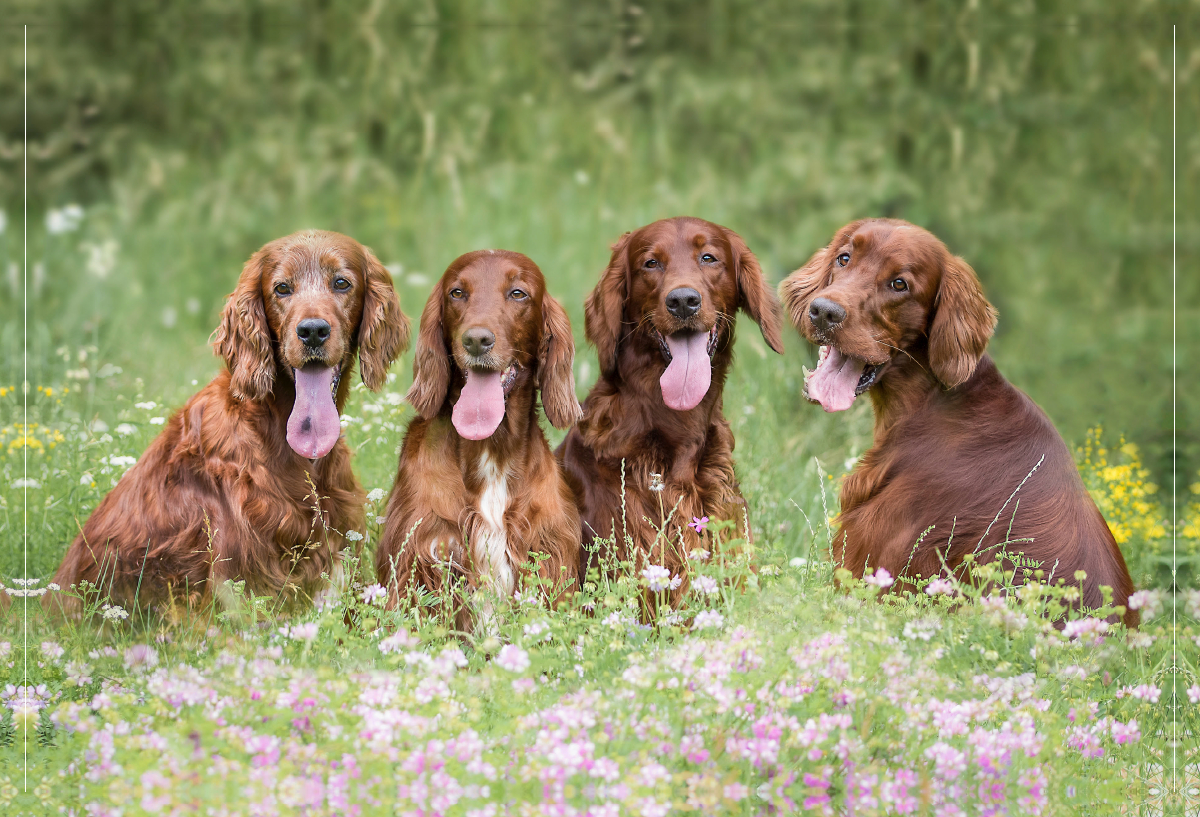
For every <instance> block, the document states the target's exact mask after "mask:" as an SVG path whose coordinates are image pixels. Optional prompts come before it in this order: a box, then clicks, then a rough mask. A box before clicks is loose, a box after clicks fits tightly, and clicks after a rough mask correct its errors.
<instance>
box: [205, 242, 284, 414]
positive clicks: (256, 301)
mask: <svg viewBox="0 0 1200 817" xmlns="http://www.w3.org/2000/svg"><path fill="white" fill-rule="evenodd" d="M268 257H269V252H268V250H267V248H266V247H263V248H262V249H261V250H259V251H258V252H256V253H255V254H254V255H252V256H250V260H249V261H247V262H246V266H244V267H242V275H241V277H240V278H238V285H237V288H236V289H234V291H233V292H232V293H231V294H230V295H229V299H228V300H226V301H225V309H224V310H222V312H221V324H220V326H218V327H217V329H216V331H215V332H213V335H212V346H213V351H214V352H216V353H217V354H218V355H220V356H221V357H223V358H225V365H226V366H228V367H229V374H230V380H229V390H230V392H231V393H232V394H233V396H234V397H235V398H237V399H238V400H250V401H256V400H263V399H265V398H266V396H267V395H269V394H270V393H271V392H272V391H273V390H274V388H275V355H274V350H273V348H272V340H271V327H270V326H269V325H268V324H267V313H266V310H265V309H264V307H263V301H262V276H263V269H264V267H265V266H266V264H267V259H268Z"/></svg>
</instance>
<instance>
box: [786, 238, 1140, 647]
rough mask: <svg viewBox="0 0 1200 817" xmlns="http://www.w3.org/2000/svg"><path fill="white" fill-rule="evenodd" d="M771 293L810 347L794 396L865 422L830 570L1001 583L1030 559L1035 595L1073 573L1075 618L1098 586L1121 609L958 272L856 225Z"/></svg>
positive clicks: (983, 309) (1035, 411)
mask: <svg viewBox="0 0 1200 817" xmlns="http://www.w3.org/2000/svg"><path fill="white" fill-rule="evenodd" d="M780 291H781V294H782V296H783V300H784V303H785V305H786V307H787V309H788V312H789V313H790V317H791V320H792V322H793V323H794V324H795V325H796V327H797V328H798V329H799V331H800V332H801V334H803V335H804V337H806V338H808V339H809V340H810V341H812V342H813V343H815V344H819V345H820V347H821V349H820V355H819V362H818V364H817V368H816V370H815V371H813V372H811V373H810V374H808V375H806V379H805V396H806V397H807V398H808V399H809V400H812V401H813V402H816V403H819V404H820V405H821V406H822V407H823V408H824V409H825V410H826V411H843V410H845V409H847V408H849V407H850V405H851V404H853V402H854V400H855V399H856V398H857V397H858V396H859V395H860V394H863V393H864V392H869V394H870V395H871V403H872V405H873V406H874V409H875V441H874V446H873V447H872V448H871V450H869V451H868V452H867V453H866V454H865V455H863V457H862V459H860V460H859V463H858V465H857V467H856V468H855V469H854V471H853V472H852V473H851V474H850V475H849V476H848V477H847V478H846V480H845V482H844V483H843V485H842V489H841V515H840V516H839V517H838V530H837V535H836V537H835V538H834V540H833V548H834V554H833V555H834V559H835V561H836V562H839V563H840V564H841V565H842V566H844V567H846V568H848V569H849V570H850V571H851V572H852V573H853V574H854V575H855V576H857V577H862V575H863V573H864V570H865V569H866V568H867V566H868V565H870V566H873V567H875V568H884V569H886V570H887V571H889V572H890V573H891V574H892V575H893V576H895V577H897V578H898V579H899V581H898V585H901V586H902V585H910V586H911V580H912V579H915V578H916V577H918V576H923V577H926V578H930V577H933V576H937V575H947V574H950V573H954V572H956V571H960V569H961V567H962V564H963V559H964V557H966V556H967V555H968V554H975V558H976V560H978V561H991V560H996V559H999V560H1001V562H1002V564H1003V565H1004V567H1005V569H1006V572H1007V570H1009V569H1012V571H1013V574H1014V579H1015V580H1016V581H1020V580H1021V579H1022V578H1023V577H1028V575H1029V573H1031V572H1032V567H1031V565H1030V564H1029V561H1028V560H1033V562H1036V563H1039V564H1040V567H1041V569H1042V570H1043V571H1044V575H1045V579H1046V580H1047V581H1049V582H1051V583H1056V582H1057V580H1058V579H1060V578H1061V579H1064V580H1065V581H1066V583H1067V584H1069V585H1074V584H1076V579H1075V572H1076V571H1077V570H1082V571H1085V572H1086V573H1087V578H1086V579H1085V580H1084V581H1083V582H1082V587H1081V593H1082V603H1083V604H1084V605H1085V606H1086V607H1089V608H1097V607H1100V606H1101V603H1102V597H1101V591H1100V587H1101V586H1102V585H1107V586H1108V587H1111V588H1112V593H1113V604H1115V605H1125V604H1126V601H1127V599H1128V597H1129V594H1130V593H1132V592H1133V582H1132V581H1131V579H1130V576H1129V571H1128V570H1127V569H1126V567H1125V560H1124V559H1123V558H1122V556H1121V551H1120V549H1119V548H1118V547H1117V544H1116V541H1115V540H1114V539H1113V536H1112V533H1111V532H1110V531H1109V529H1108V525H1107V524H1106V523H1105V521H1104V518H1103V517H1102V516H1101V515H1100V511H1099V510H1098V509H1097V508H1096V505H1095V503H1094V502H1092V499H1091V497H1090V496H1088V493H1087V490H1086V489H1085V488H1084V485H1083V481H1082V480H1081V479H1080V476H1079V472H1078V470H1077V469H1076V467H1075V463H1074V461H1073V460H1072V458H1071V452H1070V451H1069V450H1068V449H1067V446H1066V444H1065V443H1064V442H1063V440H1062V438H1061V437H1060V436H1059V434H1058V432H1057V431H1056V430H1055V428H1054V426H1053V425H1052V424H1051V422H1050V420H1049V418H1048V417H1046V415H1045V414H1044V413H1043V412H1042V411H1041V409H1039V408H1038V407H1037V405H1035V404H1034V402H1033V401H1032V400H1030V399H1029V398H1028V397H1027V396H1025V394H1024V393H1022V392H1021V391H1019V390H1018V389H1016V388H1015V387H1014V386H1012V385H1011V384H1010V383H1009V382H1008V381H1007V380H1005V379H1004V377H1002V376H1001V374H1000V372H999V371H997V369H996V366H995V364H994V363H993V362H992V360H991V358H989V357H988V356H987V355H986V354H984V350H985V349H986V348H987V344H988V339H989V338H990V337H991V335H992V332H993V330H994V328H995V325H996V311H995V310H994V309H993V308H992V306H991V304H990V303H988V301H987V299H986V298H985V297H984V293H983V290H982V288H981V287H980V284H979V281H978V279H977V278H976V277H975V273H974V271H973V270H972V269H971V268H970V267H969V266H967V264H966V262H965V261H963V260H962V259H961V258H958V257H956V256H953V255H951V254H950V252H949V251H948V250H947V249H946V247H945V245H944V244H942V242H941V241H939V240H938V239H937V238H935V237H934V236H933V235H931V234H930V233H928V232H926V231H925V230H923V229H921V228H919V227H916V226H914V225H912V224H909V223H907V222H904V221H896V220H891V219H864V220H862V221H855V222H853V223H851V224H848V225H846V226H845V227H843V228H842V229H841V230H839V231H838V233H837V235H835V236H834V238H833V240H832V241H831V242H830V243H829V246H827V247H825V248H824V249H822V250H819V251H818V252H817V253H816V254H815V255H813V257H812V258H811V259H810V260H809V262H808V263H807V264H805V265H804V267H802V268H801V269H799V270H796V272H794V273H792V274H791V275H790V276H789V277H788V278H787V279H786V280H785V281H784V282H783V284H782V285H781V286H780ZM1017 554H1023V557H1020V558H1019V562H1020V564H1019V565H1018V564H1017V561H1018V557H1017ZM904 579H908V580H909V581H904ZM1137 620H1138V619H1137V614H1136V612H1135V611H1132V610H1129V611H1127V612H1126V614H1125V622H1126V623H1127V624H1129V625H1130V626H1134V625H1135V624H1136V623H1137Z"/></svg>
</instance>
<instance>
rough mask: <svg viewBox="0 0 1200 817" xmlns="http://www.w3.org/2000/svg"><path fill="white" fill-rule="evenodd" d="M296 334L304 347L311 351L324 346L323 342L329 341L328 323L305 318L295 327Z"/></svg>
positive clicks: (317, 319) (318, 319)
mask: <svg viewBox="0 0 1200 817" xmlns="http://www.w3.org/2000/svg"><path fill="white" fill-rule="evenodd" d="M296 334H297V335H299V336H300V340H301V341H302V342H303V343H304V345H305V346H308V347H309V348H311V349H316V348H317V347H318V346H324V345H325V341H327V340H329V321H325V320H321V319H320V318H305V319H304V320H302V321H300V323H299V325H298V326H297V327H296Z"/></svg>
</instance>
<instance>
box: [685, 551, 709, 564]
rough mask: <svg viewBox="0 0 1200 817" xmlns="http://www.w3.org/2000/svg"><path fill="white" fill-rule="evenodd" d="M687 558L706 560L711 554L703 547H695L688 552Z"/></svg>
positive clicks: (696, 560) (694, 560) (695, 560)
mask: <svg viewBox="0 0 1200 817" xmlns="http://www.w3.org/2000/svg"><path fill="white" fill-rule="evenodd" d="M688 558H689V559H690V560H692V561H693V562H707V561H708V560H709V559H711V558H712V554H711V553H709V552H708V551H707V550H705V549H704V548H696V549H695V550H693V551H692V552H690V553H688Z"/></svg>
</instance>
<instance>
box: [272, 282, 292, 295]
mask: <svg viewBox="0 0 1200 817" xmlns="http://www.w3.org/2000/svg"><path fill="white" fill-rule="evenodd" d="M275 294H276V295H291V294H292V285H291V284H287V283H284V284H276V285H275Z"/></svg>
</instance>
